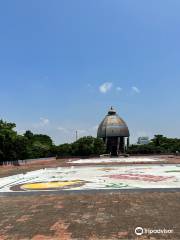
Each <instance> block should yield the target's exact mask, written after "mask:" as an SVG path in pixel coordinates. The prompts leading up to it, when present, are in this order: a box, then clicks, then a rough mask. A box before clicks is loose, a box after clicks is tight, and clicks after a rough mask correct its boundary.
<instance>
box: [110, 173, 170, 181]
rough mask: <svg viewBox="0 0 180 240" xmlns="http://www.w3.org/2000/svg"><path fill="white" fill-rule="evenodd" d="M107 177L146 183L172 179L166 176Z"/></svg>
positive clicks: (131, 175)
mask: <svg viewBox="0 0 180 240" xmlns="http://www.w3.org/2000/svg"><path fill="white" fill-rule="evenodd" d="M108 177H110V178H114V179H127V180H140V181H148V182H159V181H165V180H167V179H170V178H173V177H166V176H154V175H145V174H118V175H109V176H108Z"/></svg>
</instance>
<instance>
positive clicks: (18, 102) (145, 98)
mask: <svg viewBox="0 0 180 240" xmlns="http://www.w3.org/2000/svg"><path fill="white" fill-rule="evenodd" d="M179 12H180V1H178V0H173V1H172V0H158V1H157V0H152V1H144V0H136V1H134V0H98V1H97V0H90V1H84V0H76V1H74V0H69V1H67V0H53V1H49V0H48V1H47V0H32V1H24V0H14V1H10V0H7V1H1V2H0V118H3V119H4V120H7V121H11V122H15V123H16V124H17V130H18V132H20V133H22V132H23V131H24V130H25V129H31V130H32V131H33V132H38V133H45V134H49V135H50V136H51V137H52V138H53V140H54V141H55V142H56V143H63V142H71V141H73V140H74V139H75V131H76V130H78V132H79V136H83V135H95V134H96V128H97V125H98V124H99V122H100V121H101V120H102V118H103V117H104V116H105V114H106V112H107V110H108V108H109V107H110V106H111V105H113V106H114V107H115V108H116V109H117V111H118V113H119V115H120V116H122V117H123V118H124V120H125V121H126V122H127V124H128V126H129V129H130V133H131V139H132V142H135V141H136V139H137V137H138V136H141V135H142V136H143V135H148V136H150V137H152V136H153V134H157V133H161V134H164V135H167V136H169V137H180V128H179V122H180V111H179V109H180V107H179V103H180V101H179V100H180V94H179V93H180V28H179V26H180V14H179Z"/></svg>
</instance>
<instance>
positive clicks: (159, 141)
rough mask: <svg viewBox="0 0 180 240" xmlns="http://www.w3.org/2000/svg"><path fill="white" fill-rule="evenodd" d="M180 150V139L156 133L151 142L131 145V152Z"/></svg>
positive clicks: (165, 152) (145, 152)
mask: <svg viewBox="0 0 180 240" xmlns="http://www.w3.org/2000/svg"><path fill="white" fill-rule="evenodd" d="M176 152H180V139H177V138H167V137H164V136H163V135H155V136H154V138H153V139H152V140H151V141H150V143H149V144H145V145H138V144H137V145H131V146H130V147H129V149H128V153H130V154H170V153H176Z"/></svg>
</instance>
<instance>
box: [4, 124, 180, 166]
mask: <svg viewBox="0 0 180 240" xmlns="http://www.w3.org/2000/svg"><path fill="white" fill-rule="evenodd" d="M15 127H16V125H15V124H14V123H8V122H5V121H3V120H0V164H3V163H6V162H7V161H12V162H16V161H18V160H24V159H34V158H45V157H51V156H58V157H67V156H92V155H96V156H97V155H100V154H103V153H106V148H105V144H104V142H103V140H102V139H99V138H94V137H91V136H87V137H82V138H80V139H78V140H77V141H75V142H73V143H65V144H61V145H55V144H54V143H53V141H52V139H51V138H50V137H49V136H47V135H43V134H34V133H32V132H31V131H29V130H28V131H26V132H25V133H24V134H23V135H20V134H18V133H17V132H16V131H15ZM127 152H128V153H129V154H171V153H176V152H180V139H177V138H167V137H165V136H163V135H155V136H154V138H153V139H152V140H151V141H150V143H149V144H146V145H138V144H134V145H131V146H130V147H129V148H128V150H127Z"/></svg>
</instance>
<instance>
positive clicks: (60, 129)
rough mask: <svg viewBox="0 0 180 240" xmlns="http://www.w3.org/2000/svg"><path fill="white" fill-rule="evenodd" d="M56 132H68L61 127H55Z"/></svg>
mask: <svg viewBox="0 0 180 240" xmlns="http://www.w3.org/2000/svg"><path fill="white" fill-rule="evenodd" d="M57 130H59V131H62V132H68V130H67V129H66V128H64V127H61V126H59V127H57Z"/></svg>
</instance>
